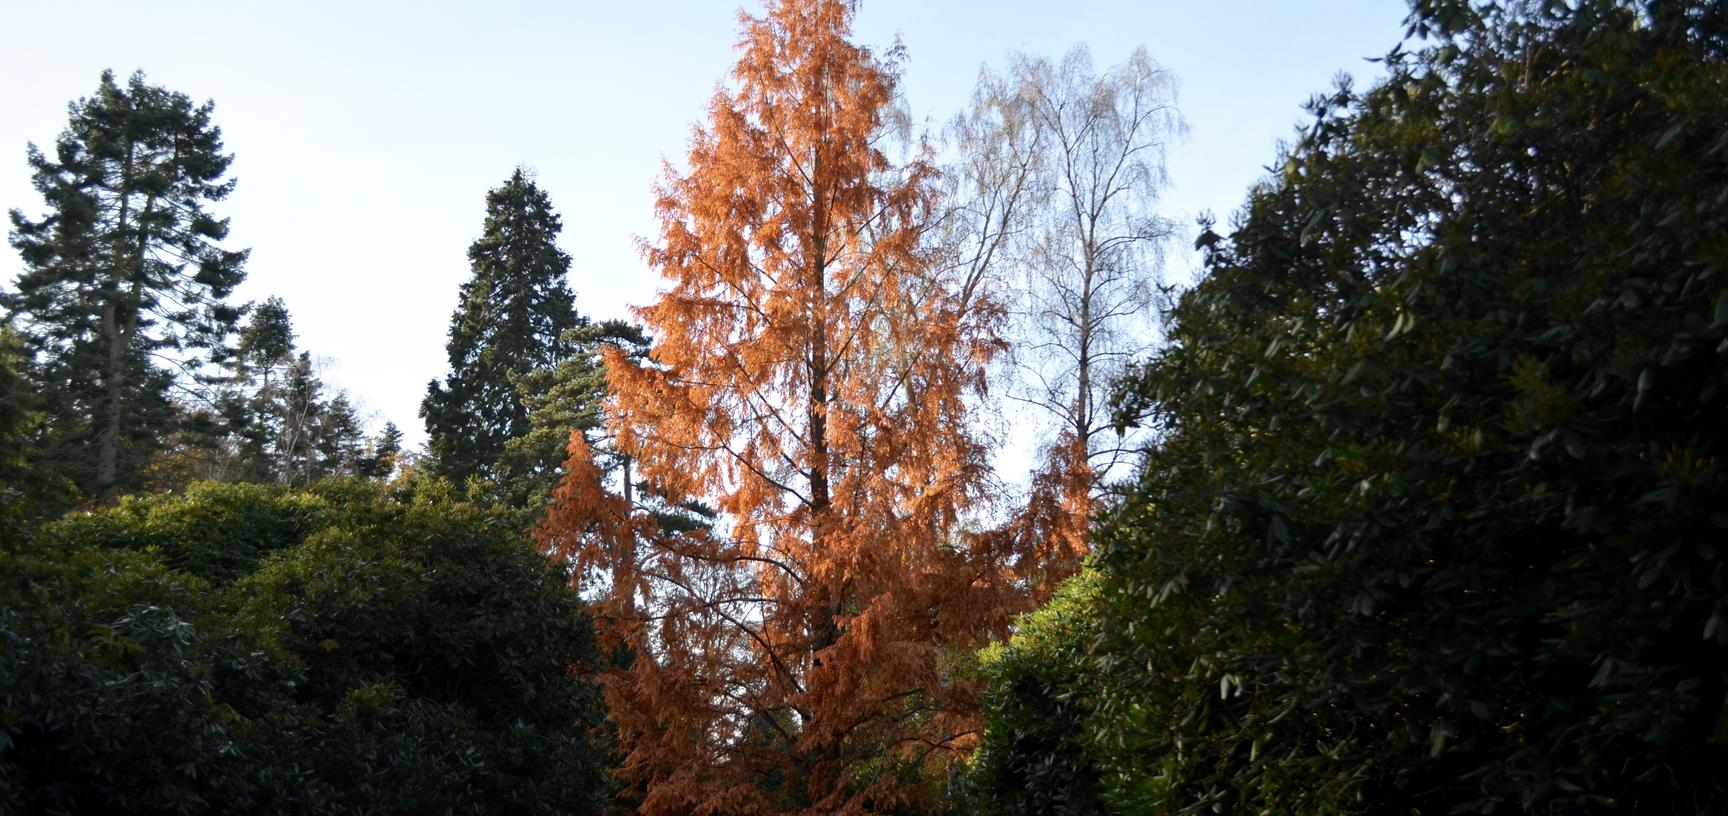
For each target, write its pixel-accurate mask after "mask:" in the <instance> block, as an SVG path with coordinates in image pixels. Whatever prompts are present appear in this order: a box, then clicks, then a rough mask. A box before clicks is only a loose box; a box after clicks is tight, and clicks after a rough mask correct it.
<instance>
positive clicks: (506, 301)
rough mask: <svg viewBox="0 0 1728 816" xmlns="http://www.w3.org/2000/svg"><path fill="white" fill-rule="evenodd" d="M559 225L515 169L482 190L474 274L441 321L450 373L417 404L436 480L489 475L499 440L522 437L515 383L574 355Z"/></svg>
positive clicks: (501, 445)
mask: <svg viewBox="0 0 1728 816" xmlns="http://www.w3.org/2000/svg"><path fill="white" fill-rule="evenodd" d="M562 229H563V224H562V222H561V221H560V219H559V218H558V215H557V213H555V212H553V211H552V204H551V202H550V201H549V200H548V199H547V197H546V194H545V192H543V191H542V190H541V189H540V188H539V187H538V186H537V185H536V184H535V183H534V182H533V180H532V179H530V178H529V177H528V175H527V174H526V173H524V172H523V171H522V170H521V169H518V170H517V171H516V172H515V173H514V174H512V175H511V177H510V179H509V181H506V182H505V183H504V185H503V186H501V187H499V188H498V189H495V190H493V191H492V192H490V193H488V194H487V196H486V224H485V228H484V231H483V233H482V234H481V236H480V238H479V239H478V240H476V241H475V242H474V243H473V245H471V246H470V247H469V248H468V260H469V262H470V264H471V265H472V268H473V273H474V274H473V277H472V278H471V279H470V280H469V281H468V282H467V283H465V284H463V285H462V291H461V302H460V304H459V305H458V306H457V307H456V312H455V314H454V315H452V316H451V319H450V340H449V343H448V345H447V346H446V348H447V350H448V352H449V359H450V372H449V374H448V375H447V376H446V377H445V379H444V382H443V383H442V384H441V383H439V382H437V381H433V382H432V383H430V384H429V385H428V386H427V390H426V399H425V400H424V401H423V402H422V403H421V406H420V415H421V416H422V417H423V418H425V420H426V432H427V435H428V437H429V440H428V448H429V449H430V452H431V455H432V460H433V462H432V466H433V468H434V470H435V471H436V472H437V473H438V474H439V475H442V476H446V477H449V478H451V479H453V480H457V481H461V480H464V479H467V478H468V477H471V476H478V477H481V478H495V477H496V476H497V475H498V474H497V470H498V467H497V463H498V461H499V459H500V458H501V457H502V456H503V455H504V453H505V448H506V443H508V442H509V441H510V440H511V439H514V438H517V437H520V436H523V435H525V434H527V433H528V432H529V428H530V424H529V404H528V401H527V400H526V399H524V395H523V393H522V390H521V388H522V386H523V384H525V383H527V382H529V381H530V380H531V379H533V378H534V377H533V372H537V371H538V372H547V371H551V370H553V369H554V368H556V367H557V366H558V365H559V364H560V363H562V362H564V361H565V360H567V359H569V358H570V357H571V356H572V355H573V354H574V353H575V352H576V346H575V342H574V340H573V339H571V338H567V337H566V336H565V333H566V332H568V331H570V330H572V329H575V328H577V327H579V326H582V325H584V324H585V323H586V321H585V320H583V319H582V318H581V317H580V316H578V315H577V314H576V307H575V298H574V296H572V295H571V293H570V286H569V284H568V282H567V275H568V274H569V271H570V256H569V255H566V254H565V253H564V252H563V251H562V250H560V249H559V248H558V245H557V238H558V233H559V231H560V230H562Z"/></svg>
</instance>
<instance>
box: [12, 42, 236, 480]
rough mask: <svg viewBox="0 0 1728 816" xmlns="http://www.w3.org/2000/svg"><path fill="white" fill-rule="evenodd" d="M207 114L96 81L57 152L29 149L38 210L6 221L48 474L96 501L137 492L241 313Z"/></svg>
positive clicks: (162, 93) (218, 158) (216, 141)
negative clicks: (45, 437)
mask: <svg viewBox="0 0 1728 816" xmlns="http://www.w3.org/2000/svg"><path fill="white" fill-rule="evenodd" d="M212 107H213V106H212V104H211V103H209V102H206V103H204V104H203V105H194V104H193V103H192V101H191V100H190V99H188V98H187V97H186V96H185V95H184V94H180V93H176V92H173V91H169V90H166V89H164V88H161V87H158V86H154V85H151V84H149V83H148V82H146V80H145V77H144V75H143V73H135V74H133V75H132V77H131V79H130V80H129V81H128V82H127V84H126V85H125V86H124V87H122V86H121V85H119V84H118V83H116V82H115V80H114V75H113V73H112V72H104V73H103V74H102V81H101V84H100V86H99V87H98V88H97V90H96V94H95V95H94V96H91V97H89V98H86V99H81V100H78V101H77V102H74V103H73V104H72V106H71V121H70V123H69V125H68V126H67V128H66V130H65V131H64V132H63V133H62V134H61V135H60V138H59V139H58V140H57V141H56V143H55V149H54V152H53V154H52V155H49V154H46V153H44V152H43V151H41V150H38V149H37V148H36V147H35V146H34V145H32V146H31V147H30V150H29V162H30V167H31V170H32V172H33V174H34V185H35V187H36V190H37V191H38V192H40V193H41V194H42V197H43V200H44V202H45V204H46V205H47V207H48V214H47V215H46V216H44V217H43V218H42V219H40V220H31V219H30V218H28V217H26V216H25V215H24V214H23V213H22V212H20V211H17V210H13V211H12V214H11V219H12V232H11V243H12V246H13V247H15V248H16V249H17V250H18V252H19V254H20V256H21V257H22V259H23V261H24V268H25V271H24V273H23V274H22V275H20V276H19V278H18V281H17V284H16V286H17V290H18V291H17V292H16V293H13V294H9V295H7V296H6V298H5V305H6V306H7V308H9V309H10V310H11V311H12V313H13V314H14V315H17V316H20V317H22V318H23V320H22V322H21V324H20V327H21V329H22V331H23V332H24V333H25V335H26V336H27V337H28V338H29V341H30V345H31V351H32V353H33V354H34V356H35V359H36V362H37V364H38V366H39V371H37V373H36V376H35V379H36V381H37V383H38V388H39V389H40V390H41V392H42V393H43V394H44V395H45V396H46V397H47V399H46V400H45V405H47V406H48V407H49V408H50V409H51V411H52V413H51V414H50V415H49V417H48V428H49V430H50V431H51V432H52V433H53V434H54V435H55V436H56V437H57V440H56V443H55V445H56V447H57V449H58V450H57V454H58V455H57V456H55V457H53V459H52V460H51V461H52V464H53V465H55V466H56V468H57V469H59V470H61V471H63V472H65V473H66V474H67V475H69V476H70V477H71V478H72V479H73V480H74V481H75V482H77V484H78V485H79V487H80V488H81V489H83V490H84V491H85V492H86V493H88V494H92V495H95V496H97V497H99V498H103V499H111V498H112V497H113V496H114V495H115V493H116V492H117V491H118V490H120V489H122V488H126V487H131V486H136V485H137V484H138V483H139V481H140V475H139V474H140V472H141V469H142V466H143V463H144V462H145V461H146V460H147V459H148V458H149V455H150V453H151V451H152V450H153V449H154V448H155V447H156V446H157V442H158V440H159V439H160V438H161V436H162V432H163V429H164V428H165V427H166V426H167V425H168V424H170V423H171V422H172V421H173V420H174V417H175V414H176V411H175V408H174V406H173V405H172V403H171V402H170V396H171V394H170V389H171V388H172V387H175V386H178V387H180V388H181V389H184V390H186V391H192V390H196V389H197V388H199V387H201V385H202V384H204V382H205V379H206V378H205V374H206V365H205V364H207V363H219V362H222V361H223V360H224V359H225V357H226V356H227V355H228V353H229V348H228V343H229V336H230V334H231V333H232V331H233V329H234V325H235V323H236V321H237V320H238V319H239V316H240V310H239V309H238V308H237V307H234V306H231V305H229V304H228V303H227V302H226V301H227V297H228V295H229V293H231V292H232V291H233V289H234V287H235V286H236V285H238V284H239V283H240V281H241V280H242V279H243V278H244V276H245V272H244V270H243V267H244V264H245V261H246V252H245V251H233V250H227V249H223V248H222V247H221V246H219V242H220V241H221V240H222V239H223V238H225V237H227V234H228V221H227V219H221V218H217V217H215V216H213V215H211V214H210V213H209V212H208V211H207V210H206V207H207V205H209V204H212V203H215V202H218V201H221V200H222V199H224V198H226V197H227V196H228V194H229V192H231V191H232V190H233V189H234V182H233V180H232V179H225V178H224V176H225V175H226V173H227V171H228V166H229V164H230V162H231V161H232V160H233V157H232V156H231V155H229V154H225V153H224V152H223V145H222V132H221V129H220V128H218V127H216V126H215V125H213V124H211V121H210V114H211V110H212Z"/></svg>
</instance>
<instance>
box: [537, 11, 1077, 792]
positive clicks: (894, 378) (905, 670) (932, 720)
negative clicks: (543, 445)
mask: <svg viewBox="0 0 1728 816" xmlns="http://www.w3.org/2000/svg"><path fill="white" fill-rule="evenodd" d="M851 6H852V3H851V2H849V1H848V0H778V1H777V2H772V3H771V4H770V8H769V10H768V11H767V13H766V15H765V16H764V17H763V18H760V19H757V18H751V17H748V16H746V17H743V18H742V19H743V24H744V35H743V37H742V39H741V42H740V49H741V51H742V57H741V59H740V61H739V63H738V65H737V67H736V69H735V70H734V72H733V78H734V80H735V86H736V89H735V90H732V91H721V92H719V93H718V94H717V95H716V96H715V98H714V101H713V103H712V106H711V108H710V111H709V121H708V123H707V125H706V127H703V128H699V129H698V130H697V131H696V133H695V136H694V139H693V143H692V148H691V151H690V157H689V166H690V170H689V172H688V174H687V175H682V176H680V175H677V174H675V173H674V172H673V171H671V170H670V169H668V171H667V178H666V180H665V182H664V183H663V184H662V185H661V187H660V188H659V190H658V193H659V197H658V204H657V208H656V209H657V212H658V215H659V218H660V237H659V241H658V243H656V244H654V245H652V246H649V247H647V248H646V249H645V253H646V255H647V258H648V260H649V261H650V263H651V264H652V265H654V266H655V267H656V268H657V269H658V270H659V271H660V273H661V274H662V276H663V277H664V278H665V279H666V281H667V283H668V288H667V289H666V290H665V291H663V292H662V293H661V295H660V298H659V300H658V301H657V302H656V303H654V304H653V305H652V306H649V307H646V308H642V309H639V310H638V316H639V317H640V318H641V319H642V320H643V321H645V322H646V323H647V325H648V329H649V332H650V333H651V334H652V335H653V336H654V337H655V338H656V341H655V344H654V346H653V349H652V351H651V354H650V359H649V360H647V361H641V362H638V361H633V360H631V359H629V358H627V357H626V356H625V355H623V354H619V353H609V354H608V355H607V358H606V364H607V372H608V378H609V380H610V385H611V388H612V395H613V396H612V399H611V402H610V404H609V408H610V418H611V420H610V421H611V430H612V431H613V433H614V435H615V438H616V444H617V446H618V449H619V452H621V453H623V454H625V455H626V456H628V457H630V459H631V461H632V462H633V463H634V465H635V467H637V468H638V473H639V477H640V479H641V483H642V484H644V485H646V486H648V489H649V490H650V491H651V492H652V493H654V494H657V496H659V497H660V498H661V499H663V500H664V501H667V502H669V503H672V504H677V503H679V502H682V501H686V500H691V499H698V500H704V501H709V502H712V503H713V505H714V506H715V507H716V509H718V510H719V511H720V513H721V519H722V524H723V526H724V528H725V529H723V530H716V531H712V532H710V531H696V532H689V531H685V532H669V531H664V530H662V528H661V525H659V524H657V523H656V520H655V518H654V516H652V515H650V514H648V513H646V512H643V511H642V510H641V509H640V508H638V507H636V506H633V504H635V503H634V502H633V501H632V500H631V499H630V498H629V497H628V496H627V495H626V496H620V495H616V494H613V493H609V492H606V491H604V490H602V489H601V486H600V483H601V474H600V471H599V469H598V468H597V467H596V466H595V465H594V463H593V461H592V458H591V453H590V452H589V451H588V450H587V448H586V446H585V445H584V443H583V440H582V437H581V436H580V435H572V437H571V457H570V461H569V463H568V464H567V472H568V476H567V479H566V481H565V483H564V484H563V486H562V487H561V488H560V489H559V491H558V493H557V495H556V496H555V498H554V502H553V506H552V508H551V510H550V511H549V514H548V517H547V519H546V521H545V523H544V524H543V525H542V527H541V529H540V531H539V535H540V537H541V540H542V542H543V543H545V544H546V545H548V546H549V547H551V548H553V549H555V550H558V551H560V552H563V553H565V554H566V555H568V556H569V557H571V558H573V559H574V560H575V562H576V564H577V565H578V567H579V569H580V574H583V575H588V576H591V579H590V580H592V582H593V583H592V584H591V589H594V592H595V594H597V595H598V597H597V599H596V603H595V607H596V613H597V616H598V618H599V619H600V621H601V623H602V627H603V630H604V633H605V634H604V636H605V637H607V638H609V639H611V640H612V641H613V642H614V643H615V644H621V645H627V646H629V647H630V648H631V650H632V651H633V653H634V655H635V659H634V660H633V661H632V662H631V663H630V665H629V666H628V667H625V668H622V669H620V670H618V671H616V672H614V673H613V674H611V675H610V676H609V677H608V679H607V696H608V701H609V703H610V705H611V712H612V718H613V722H614V724H615V725H616V727H617V729H618V732H619V738H620V741H621V750H622V752H623V762H622V771H621V772H622V774H623V776H624V777H625V779H626V780H627V781H628V782H629V783H630V784H631V785H632V786H633V789H634V796H636V797H637V798H638V799H639V802H640V810H641V812H642V813H648V814H689V813H696V814H767V813H877V812H887V811H889V810H893V811H895V812H917V811H922V810H925V809H928V808H930V807H932V806H933V802H932V800H931V798H930V795H929V794H930V793H931V791H929V790H928V789H926V788H924V787H920V786H918V785H916V784H910V782H912V781H916V780H931V779H936V780H939V779H941V774H942V772H943V771H944V770H945V769H946V768H947V767H948V766H949V763H951V762H952V761H953V760H954V759H956V758H958V757H960V756H963V755H964V754H965V752H966V751H967V750H968V749H969V748H970V747H971V746H972V745H973V743H974V742H975V739H976V729H977V728H978V718H977V710H976V709H977V707H976V704H975V700H974V695H975V693H976V688H975V686H974V685H973V684H972V683H971V682H970V681H969V680H968V679H967V678H966V677H965V675H964V673H956V671H955V669H956V668H957V667H962V666H963V665H964V663H965V661H966V659H967V658H968V657H969V655H970V653H971V651H972V650H974V649H976V648H977V647H979V646H981V645H983V644H984V643H985V642H987V641H988V639H989V638H991V637H993V636H1000V635H1001V634H1002V633H1004V632H1005V631H1006V628H1007V626H1008V623H1009V621H1010V620H1011V619H1012V617H1013V616H1014V615H1015V614H1017V613H1019V612H1022V611H1024V610H1026V609H1027V608H1029V607H1030V606H1031V604H1032V603H1033V602H1034V601H1035V600H1036V597H1037V596H1038V595H1040V594H1041V592H1040V591H1039V590H1041V589H1042V588H1044V587H1046V586H1048V585H1049V584H1051V583H1052V582H1051V581H1050V580H1049V579H1051V578H1053V577H1060V576H1059V575H1055V574H1054V573H1055V572H1057V571H1063V570H1071V569H1072V567H1073V564H1074V562H1076V561H1077V559H1078V556H1079V553H1080V551H1081V547H1082V546H1083V544H1082V543H1081V541H1080V535H1079V531H1078V529H1077V527H1076V524H1077V522H1076V521H1075V518H1076V514H1075V513H1074V512H1073V508H1072V507H1068V509H1067V511H1064V510H1063V508H1064V507H1065V506H1066V505H1064V502H1067V501H1069V499H1068V494H1070V493H1071V491H1068V490H1065V489H1063V488H1062V487H1061V486H1060V485H1057V484H1055V482H1061V481H1063V480H1062V479H1059V478H1058V479H1055V482H1052V484H1051V485H1047V486H1046V487H1048V488H1049V489H1047V490H1046V491H1045V492H1044V493H1043V494H1040V495H1043V496H1044V497H1045V498H1044V501H1045V503H1046V505H1047V506H1046V507H1045V511H1047V512H1044V513H1043V514H1042V515H1040V514H1038V513H1032V514H1028V517H1027V519H1026V520H1023V521H1022V522H1021V523H1020V524H1019V525H1018V526H1017V527H1016V528H1014V529H1010V530H1004V531H999V532H997V533H995V534H990V535H966V534H964V532H963V531H962V530H961V529H960V528H961V523H962V514H963V511H965V510H966V509H967V508H968V507H970V506H973V505H975V504H977V503H979V502H980V501H982V500H983V499H984V498H985V497H984V496H983V495H982V493H983V492H984V485H985V483H986V480H987V478H988V476H989V472H988V466H987V464H986V451H985V449H984V447H983V445H982V444H981V442H980V440H979V439H978V438H977V437H976V435H975V433H974V432H973V431H972V430H971V428H970V427H969V425H968V417H967V410H966V400H967V399H968V397H969V396H971V395H974V394H977V393H980V392H981V390H982V388H983V384H984V379H983V378H984V370H985V366H986V364H987V363H988V362H989V360H990V358H991V357H992V356H993V355H994V354H996V353H997V352H998V351H999V350H1000V347H1001V342H1000V340H999V339H998V338H997V336H996V334H995V333H994V331H993V327H994V326H996V325H999V324H1000V321H1001V319H1002V310H1001V307H1000V305H999V304H997V303H995V302H993V301H992V300H990V299H989V298H988V297H987V295H986V293H985V287H983V286H981V285H980V284H981V278H980V277H979V275H978V274H977V273H976V272H973V271H966V270H958V269H956V268H954V267H951V266H946V265H944V264H940V263H937V262H936V261H935V260H934V253H932V252H931V251H929V250H928V249H926V248H925V247H923V246H922V245H921V242H922V241H923V234H922V230H923V229H924V227H925V226H926V225H927V224H928V223H929V222H930V220H931V219H932V211H933V207H934V205H935V201H934V198H935V194H934V192H933V189H934V188H933V186H932V180H933V175H934V171H933V169H932V168H931V166H930V165H929V164H928V163H927V160H925V159H915V160H913V161H910V162H909V163H906V164H903V165H896V164H895V163H893V162H891V161H890V160H889V159H888V157H887V156H885V155H884V153H883V151H882V148H881V146H880V142H881V140H882V139H883V138H884V134H885V130H886V127H887V125H888V124H889V122H887V121H886V117H888V116H889V115H890V114H891V112H892V110H893V109H892V107H891V104H892V99H893V92H894V86H895V77H894V75H893V74H892V73H891V72H890V70H888V69H887V68H885V67H884V65H883V64H882V63H881V62H880V61H878V60H877V59H876V58H874V57H873V55H872V54H871V53H870V52H869V51H868V50H866V49H863V48H860V47H859V46H856V45H854V44H852V43H850V42H848V41H847V39H846V37H847V34H848V32H849V29H850V24H851V16H852V11H851ZM1081 461H1082V467H1083V466H1084V457H1082V460H1081ZM634 487H635V486H634V485H627V487H626V490H627V491H628V490H629V489H633V488H634ZM1035 492H1036V491H1035ZM1082 492H1084V491H1082ZM1064 512H1066V517H1065V520H1064ZM1083 513H1084V511H1083V510H1081V511H1080V514H1081V516H1082V517H1083ZM1064 525H1066V526H1064ZM1035 564H1045V565H1046V566H1044V567H1040V568H1037V569H1034V568H1033V565H1035ZM1051 565H1054V566H1051ZM1033 587H1038V589H1034V588H1033Z"/></svg>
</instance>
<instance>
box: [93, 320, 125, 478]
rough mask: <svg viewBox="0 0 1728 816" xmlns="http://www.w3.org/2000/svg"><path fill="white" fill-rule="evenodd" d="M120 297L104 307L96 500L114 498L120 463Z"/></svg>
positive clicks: (122, 365)
mask: <svg viewBox="0 0 1728 816" xmlns="http://www.w3.org/2000/svg"><path fill="white" fill-rule="evenodd" d="M119 300H120V293H119V292H118V291H114V292H113V295H112V296H111V297H110V298H109V299H108V302H107V303H106V304H104V305H103V307H102V337H103V339H105V340H107V341H108V376H107V382H106V383H104V386H105V388H104V392H105V393H103V395H102V403H103V405H102V430H101V432H100V434H99V435H98V436H97V441H96V497H97V499H99V500H100V501H103V502H108V501H110V500H112V499H113V498H114V484H115V481H116V479H115V473H116V470H117V465H118V462H119V459H120V402H121V392H122V390H123V389H124V387H125V384H124V378H125V352H124V350H123V349H122V348H121V345H120V343H121V340H120V321H119V315H118V314H117V312H118V311H119V309H120V304H119Z"/></svg>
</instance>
